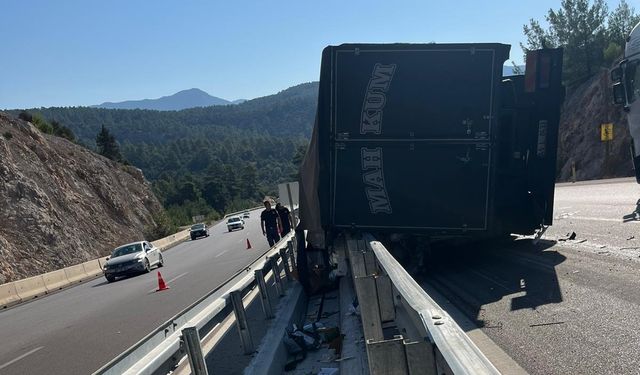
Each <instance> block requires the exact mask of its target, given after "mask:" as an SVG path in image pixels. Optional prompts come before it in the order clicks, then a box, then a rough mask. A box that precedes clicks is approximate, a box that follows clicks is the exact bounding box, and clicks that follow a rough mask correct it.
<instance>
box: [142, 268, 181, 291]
mask: <svg viewBox="0 0 640 375" xmlns="http://www.w3.org/2000/svg"><path fill="white" fill-rule="evenodd" d="M187 274H189V272H183V273H181V274H179V275H178V276H176V277H174V278H173V279H169V280H167V281H165V284H169V283H172V282H174V281H176V280H178V279H179V278H181V277H182V276H185V275H187ZM156 290H157V288H153V289H151V290H150V291H149V293H151V292H155V291H156Z"/></svg>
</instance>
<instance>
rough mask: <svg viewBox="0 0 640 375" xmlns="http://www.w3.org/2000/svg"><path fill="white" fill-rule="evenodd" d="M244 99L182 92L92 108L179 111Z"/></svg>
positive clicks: (197, 92) (198, 92)
mask: <svg viewBox="0 0 640 375" xmlns="http://www.w3.org/2000/svg"><path fill="white" fill-rule="evenodd" d="M244 101H245V100H244V99H239V100H235V101H233V102H230V101H228V100H225V99H222V98H218V97H215V96H212V95H209V94H207V93H206V92H204V91H202V90H200V89H195V88H194V89H189V90H182V91H179V92H177V93H175V94H173V95H169V96H163V97H161V98H158V99H143V100H127V101H124V102H117V103H113V102H105V103H102V104H99V105H94V106H92V107H94V108H107V109H152V110H157V111H179V110H181V109H186V108H195V107H209V106H212V105H228V104H238V103H242V102H244Z"/></svg>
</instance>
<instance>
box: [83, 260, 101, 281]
mask: <svg viewBox="0 0 640 375" xmlns="http://www.w3.org/2000/svg"><path fill="white" fill-rule="evenodd" d="M82 267H84V273H86V274H87V276H89V277H93V276H99V275H102V267H100V260H98V259H94V260H90V261H88V262H84V263H82Z"/></svg>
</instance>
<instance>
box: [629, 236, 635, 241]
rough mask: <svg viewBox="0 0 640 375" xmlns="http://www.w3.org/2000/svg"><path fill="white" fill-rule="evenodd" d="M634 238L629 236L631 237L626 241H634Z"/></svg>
mask: <svg viewBox="0 0 640 375" xmlns="http://www.w3.org/2000/svg"><path fill="white" fill-rule="evenodd" d="M635 238H636V236H631V237H629V238H627V241H631V240H634V239H635Z"/></svg>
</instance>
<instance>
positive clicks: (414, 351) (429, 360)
mask: <svg viewBox="0 0 640 375" xmlns="http://www.w3.org/2000/svg"><path fill="white" fill-rule="evenodd" d="M404 353H405V355H406V356H407V368H408V370H409V372H408V373H409V375H413V374H424V375H438V372H437V371H436V367H435V363H436V359H435V354H434V353H433V347H432V346H431V344H429V343H427V342H426V341H420V342H418V341H416V342H407V340H405V341H404Z"/></svg>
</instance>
